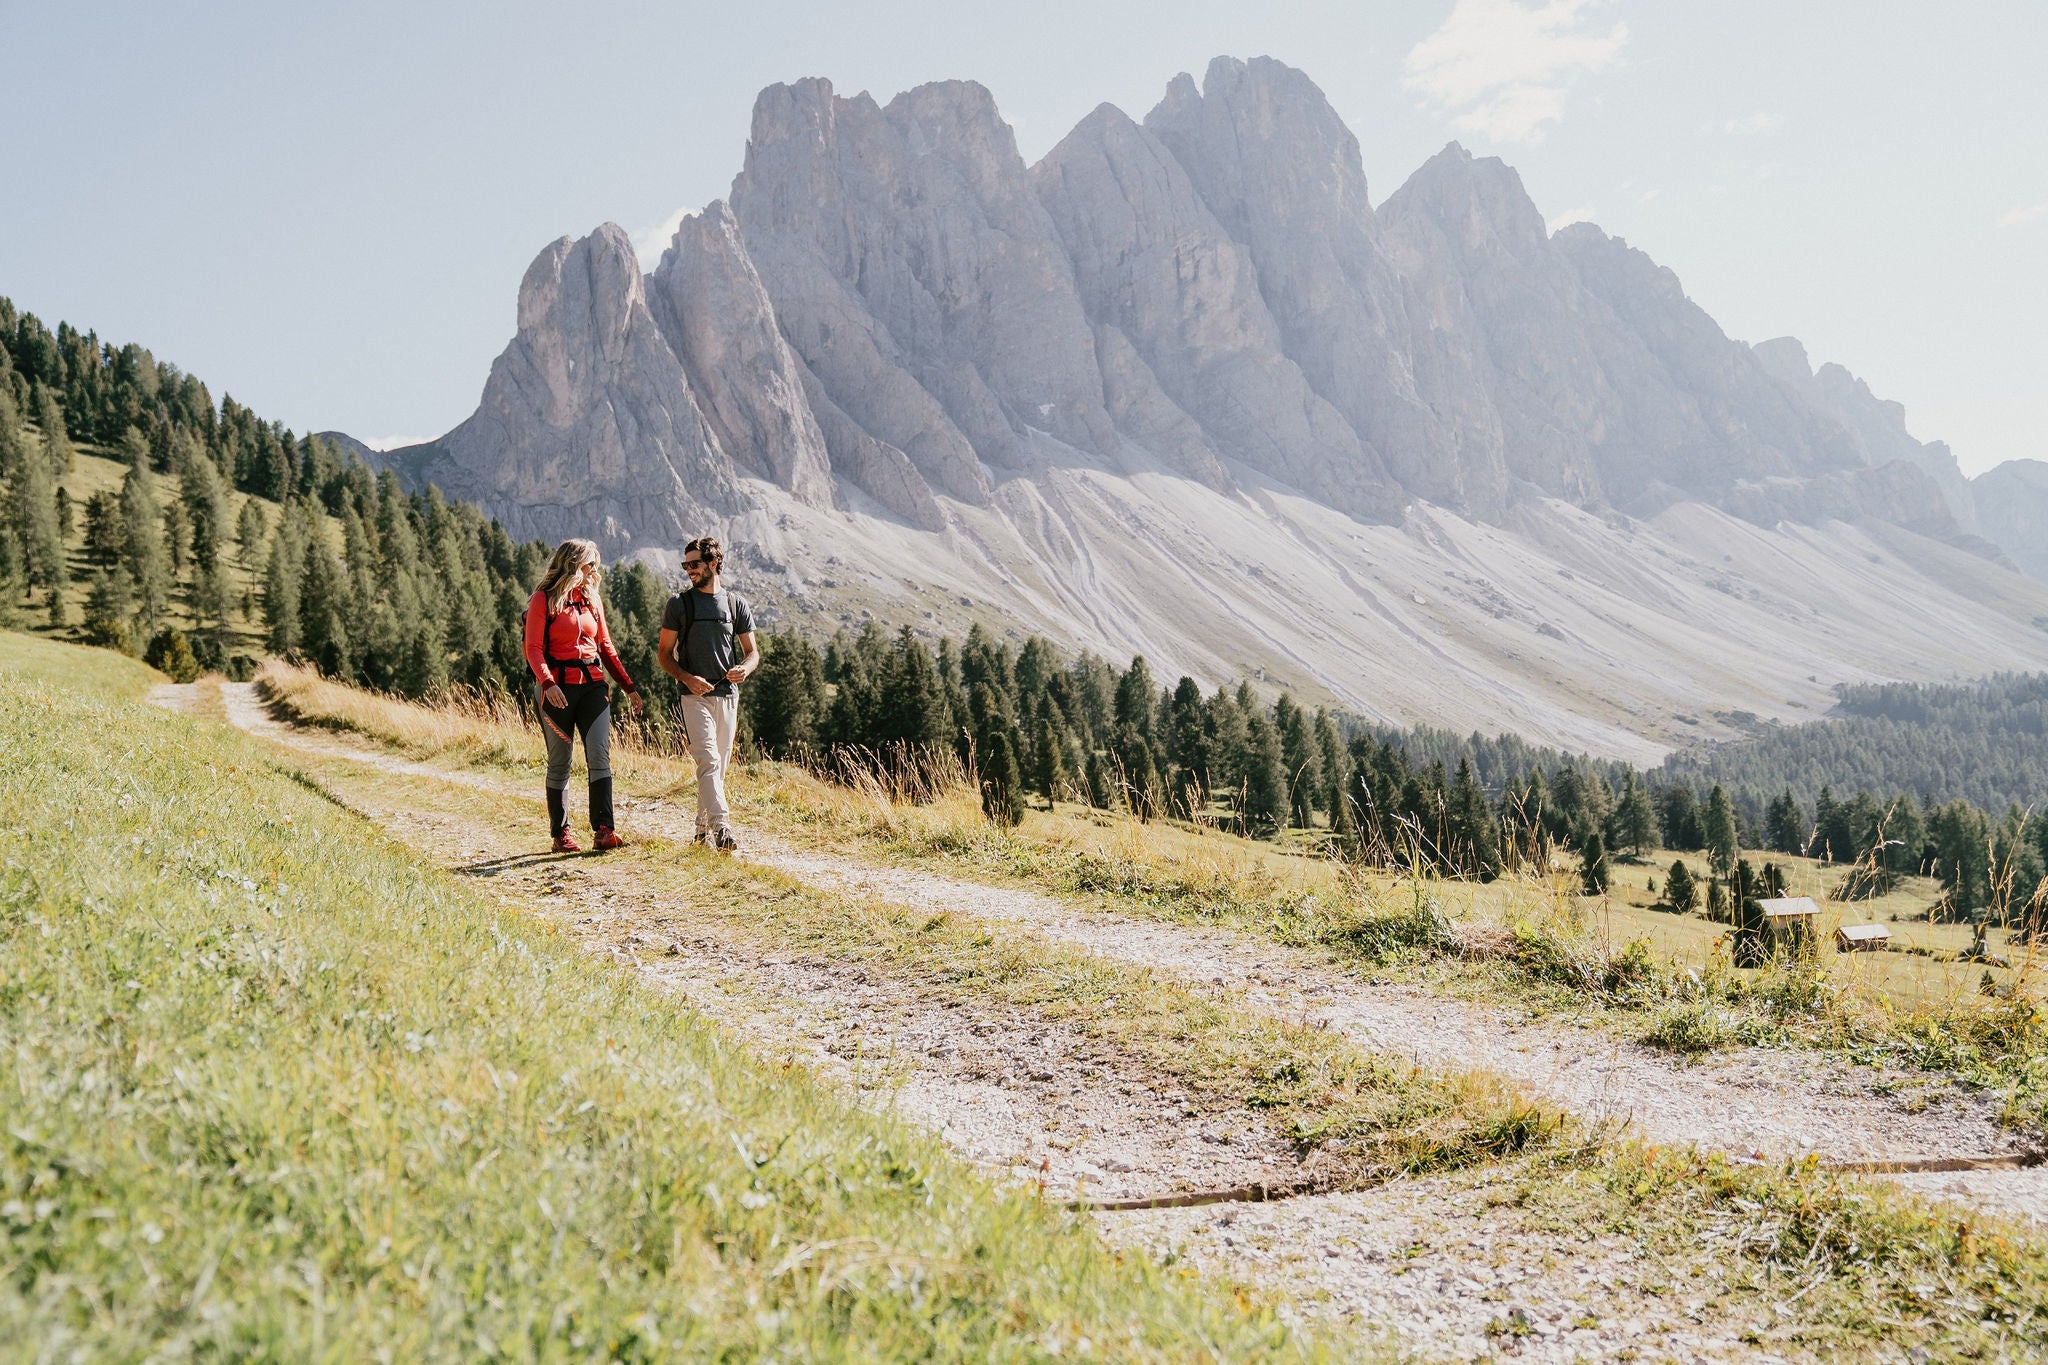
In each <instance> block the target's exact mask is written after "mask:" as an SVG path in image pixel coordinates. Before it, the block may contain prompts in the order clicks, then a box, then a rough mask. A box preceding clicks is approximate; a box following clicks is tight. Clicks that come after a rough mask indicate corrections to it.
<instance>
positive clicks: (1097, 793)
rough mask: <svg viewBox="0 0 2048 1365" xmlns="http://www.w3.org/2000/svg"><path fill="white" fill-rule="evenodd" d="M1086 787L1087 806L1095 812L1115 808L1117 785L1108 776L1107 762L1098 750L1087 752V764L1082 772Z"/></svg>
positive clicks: (1114, 780)
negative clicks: (1091, 807) (1095, 810)
mask: <svg viewBox="0 0 2048 1365" xmlns="http://www.w3.org/2000/svg"><path fill="white" fill-rule="evenodd" d="M1084 772H1085V777H1086V783H1087V787H1088V804H1089V805H1091V806H1093V807H1095V809H1097V810H1115V809H1116V808H1117V783H1116V779H1115V778H1113V777H1111V776H1110V773H1109V762H1108V760H1106V759H1104V758H1103V756H1102V751H1101V750H1099V749H1090V750H1089V751H1088V764H1087V767H1086V769H1085V770H1084Z"/></svg>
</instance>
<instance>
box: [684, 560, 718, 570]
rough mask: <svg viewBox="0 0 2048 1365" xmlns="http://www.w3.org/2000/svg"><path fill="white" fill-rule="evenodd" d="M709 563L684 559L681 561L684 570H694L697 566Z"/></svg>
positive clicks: (708, 561) (707, 561)
mask: <svg viewBox="0 0 2048 1365" xmlns="http://www.w3.org/2000/svg"><path fill="white" fill-rule="evenodd" d="M710 562H711V561H710V560H708V559H686V560H684V561H683V567H684V568H686V569H694V568H696V567H697V566H698V565H699V564H709V563H710Z"/></svg>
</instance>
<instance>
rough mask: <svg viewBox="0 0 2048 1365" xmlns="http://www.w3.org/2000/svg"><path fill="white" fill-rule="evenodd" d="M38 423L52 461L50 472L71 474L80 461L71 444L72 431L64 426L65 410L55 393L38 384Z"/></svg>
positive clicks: (44, 449) (45, 454)
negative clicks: (58, 403)
mask: <svg viewBox="0 0 2048 1365" xmlns="http://www.w3.org/2000/svg"><path fill="white" fill-rule="evenodd" d="M35 407H36V425H37V426H38V427H40V428H41V429H42V433H43V454H44V457H45V458H46V459H48V460H49V462H50V473H51V475H52V476H53V477H59V478H61V477H62V476H63V475H66V474H69V473H70V472H71V470H72V468H73V467H74V466H75V465H76V464H77V463H78V453H77V451H76V450H75V449H73V447H72V445H71V433H70V432H69V431H68V430H66V429H65V426H64V410H63V409H62V408H60V407H59V406H58V405H57V399H56V396H55V395H54V394H52V393H51V392H50V390H49V389H48V388H46V387H43V386H41V385H38V386H37V387H36V391H35Z"/></svg>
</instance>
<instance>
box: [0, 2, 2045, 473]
mask: <svg viewBox="0 0 2048 1365" xmlns="http://www.w3.org/2000/svg"><path fill="white" fill-rule="evenodd" d="M1219 54H1226V55H1231V56H1238V57H1252V56H1260V55H1265V56H1272V57H1277V58H1279V59H1280V60H1282V61H1285V62H1288V63H1291V64H1293V65H1295V66H1298V67H1300V68H1302V69H1303V70H1305V71H1307V72H1308V73H1309V75H1310V76H1311V77H1313V78H1314V79H1315V80H1316V82H1317V83H1318V84H1319V85H1321V87H1322V88H1323V90H1324V91H1325V92H1326V93H1327V94H1328V96H1329V97H1330V100H1331V103H1332V104H1333V105H1334V106H1335V107H1336V109H1337V111H1338V112H1339V113H1340V114H1341V115H1342V116H1343V117H1344V119H1345V121H1346V122H1347V123H1349V124H1350V126H1351V128H1352V131H1353V132H1354V133H1356V134H1357V136H1358V140H1359V144H1360V148H1361V151H1362V154H1363V157H1364V161H1365V169H1366V174H1367V179H1368V183H1369V185H1370V189H1371V195H1372V199H1373V202H1374V203H1375V204H1377V203H1380V202H1382V201H1383V200H1385V199H1386V197H1387V196H1388V195H1389V194H1391V193H1392V192H1393V191H1394V190H1395V189H1397V188H1398V187H1399V185H1400V184H1401V182H1402V180H1404V179H1405V178H1406V177H1407V176H1408V175H1409V174H1410V173H1411V172H1412V171H1414V170H1415V168H1416V167H1418V166H1420V165H1421V164H1422V162H1423V161H1425V160H1426V159H1428V158H1429V157H1430V156H1431V155H1433V154H1434V153H1436V152H1437V151H1439V150H1440V149H1441V148H1442V147H1443V146H1444V144H1445V143H1447V142H1450V141H1452V140H1456V141H1459V142H1461V143H1463V144H1464V145H1465V146H1466V147H1468V148H1470V149H1471V150H1472V151H1473V152H1474V153H1476V154H1480V155H1492V156H1499V157H1501V158H1502V159H1504V160H1505V161H1507V162H1508V163H1509V164H1510V165H1512V166H1514V167H1516V168H1517V169H1518V170H1519V171H1520V173H1521V176H1522V179H1523V182H1524V184H1525V185H1526V186H1527V188H1528V190H1529V193H1530V195H1531V196H1532V197H1533V198H1534V200H1535V202H1536V204H1537V206H1538V208H1539V209H1540V210H1541V211H1542V212H1543V213H1544V215H1545V216H1546V218H1547V219H1549V220H1550V222H1551V223H1552V225H1553V227H1557V226H1562V225H1563V224H1564V223H1566V222H1570V221H1574V220H1577V219H1582V218H1584V219H1590V220H1592V221H1594V222H1596V223H1598V224H1599V225H1600V226H1601V227H1602V228H1604V229H1606V230H1607V231H1608V232H1610V233H1613V234H1616V235H1618V236H1621V237H1624V238H1626V239H1627V240H1628V241H1629V242H1630V243H1631V244H1633V245H1635V246H1637V247H1639V248H1641V249H1642V250H1644V251H1646V252H1648V253H1649V254H1650V255H1651V256H1652V257H1654V258H1655V259H1656V260H1657V261H1659V262H1660V263H1662V264H1664V265H1666V266H1669V267H1671V268H1672V269H1673V270H1674V271H1676V272H1677V274H1678V276H1679V278H1680V280H1681V281H1682V282H1683V283H1684V285H1685V288H1686V292H1687V293H1688V294H1689V295H1690V296H1691V297H1692V298H1693V300H1694V301H1695V302H1697V303H1699V304H1700V305H1701V306H1702V307H1704V308H1705V309H1706V310H1707V311H1708V312H1709V313H1710V314H1712V315H1713V316H1714V318H1715V319H1716V320H1717V321H1718V322H1720V324H1721V326H1722V327H1723V329H1724V330H1726V331H1727V332H1728V334H1729V335H1731V336H1734V337H1737V338H1740V339H1742V340H1745V341H1759V340H1763V339H1765V338H1767V337H1774V336H1782V335H1786V334H1790V335H1794V336H1797V337H1799V338H1800V339H1801V340H1803V341H1804V342H1805V343H1806V347H1807V351H1808V354H1809V355H1810V356H1811V357H1812V359H1813V360H1814V363H1815V364H1819V363H1821V362H1823V361H1829V360H1832V361H1836V362H1839V363H1841V364H1843V365H1845V366H1847V367H1848V368H1849V369H1850V370H1851V371H1853V372H1854V373H1856V374H1857V375H1858V376H1860V377H1861V378H1863V379H1865V380H1866V381H1868V383H1869V384H1870V386H1871V388H1872V389H1873V390H1874V391H1875V392H1877V393H1878V394H1879V395H1880V396H1882V397H1885V398H1890V399H1894V400H1897V401H1899V402H1901V403H1903V404H1905V406H1906V411H1907V424H1908V426H1909V428H1910V429H1911V430H1912V432H1913V434H1914V435H1916V436H1918V437H1920V438H1921V439H1922V440H1946V441H1948V442H1949V443H1950V444H1951V446H1952V447H1953V448H1954V450H1955V452H1956V456H1957V458H1958V459H1959V460H1960V461H1961V463H1962V466H1963V468H1964V470H1965V472H1968V473H1973V474H1974V473H1978V472H1981V471H1983V470H1985V469H1988V468H1990V467H1991V466H1993V465H1995V464H1997V463H1999V462H2000V461H2003V460H2007V459H2015V458H2033V459H2048V321H2044V312H2048V93H2044V91H2048V82H2044V81H2043V80H2042V78H2041V69H2042V65H2043V59H2044V58H2048V3H2042V2H2041V0H1975V2H1974V3H1972V4H1969V5H1961V6H1955V5H1937V4H1934V3H1926V2H1922V0H1910V2H1909V0H1857V2H1856V3H1849V2H1847V0H1800V3H1797V4H1790V5H1788V4H1785V3H1783V0H1721V2H1720V3H1717V4H1714V5H1700V4H1693V3H1684V2H1683V0H1654V3H1653V2H1652V0H1385V2H1384V3H1372V2H1371V0H1349V2H1348V3H1328V4H1307V3H1304V4H1292V5H1287V4H1274V5H1264V6H1257V5H1247V4H1245V3H1243V0H1229V3H1216V2H1215V0H1176V3H1174V4H1172V5H1163V4H1158V3H1153V4H1131V3H1124V0H1085V2H1084V3H1073V2H1070V0H1042V2H1041V3H1037V4H1033V5H1002V6H994V5H990V6H977V5H961V4H958V3H953V4H932V3H911V2H910V0H874V2H871V3H859V4H852V3H843V2H842V3H837V4H822V3H793V2H792V0H750V3H748V4H745V5H734V4H731V3H723V4H695V3H669V4H660V3H651V2H645V0H643V2H634V0H591V3H581V4H574V5H571V4H559V3H553V4H549V3H539V2H538V0H489V2H485V0H478V2H477V3H466V4H463V3H436V0H405V2H404V3H386V0H356V2H355V3H351V4H347V5H340V4H316V3H302V4H291V5H279V4H275V3H270V2H269V0H249V2H248V3H208V2H207V0H194V2H193V3H184V4H178V5H165V4H161V3H146V4H145V3H119V2H118V0H115V2H109V3H96V4H91V5H81V4H69V5H65V4H49V3H46V2H44V0H0V70H4V71H5V72H6V73H7V75H6V85H7V97H6V100H5V105H6V108H7V110H8V120H7V122H8V132H7V134H5V138H6V142H7V148H8V154H7V155H6V157H5V158H4V159H0V294H4V295H7V296H9V297H11V298H13V300H14V301H15V303H16V304H17V306H19V307H22V308H25V309H28V310H30V311H33V312H35V313H37V314H38V315H40V316H41V317H42V318H43V319H44V320H45V321H46V322H49V323H51V324H52V325H54V324H55V323H56V322H57V321H58V320H59V319H63V320H68V321H70V322H72V323H74V324H76V325H78V326H81V327H85V328H91V329H94V330H96V331H98V333H99V334H100V336H101V337H102V338H104V339H107V340H111V341H115V342H126V341H136V342H140V343H142V344H143V345H145V346H148V347H149V348H150V349H151V350H152V351H154V352H155V354H156V355H157V357H158V358H159V359H162V360H167V361H170V362H172V363H174V364H177V365H179V366H181V367H182V368H184V369H185V370H187V371H189V372H191V373H194V374H197V375H198V376H199V377H200V378H202V379H204V380H205V381H207V383H208V384H209V385H210V386H211V387H212V389H213V392H214V395H215V397H216V398H218V397H219V396H220V395H221V394H222V393H228V394H232V395H233V396H234V397H235V398H236V399H237V400H238V401H240V402H242V403H245V404H247V405H249V406H251V407H253V408H254V409H255V410H256V411H257V412H259V413H261V414H263V415H264V416H266V417H269V418H274V419H276V420H279V421H282V422H284V423H285V424H287V425H288V426H291V427H292V428H294V429H295V430H300V431H307V430H327V429H339V430H342V431H347V432H349V433H350V434H352V435H355V436H357V437H360V438H362V439H364V440H368V441H371V442H372V443H373V444H378V445H391V444H397V443H403V442H404V441H408V440H417V439H424V438H427V437H431V436H435V435H439V434H440V433H442V432H444V431H446V430H447V429H448V428H450V427H452V426H454V425H455V424H456V423H457V422H459V421H461V420H462V419H463V418H464V417H466V416H468V415H469V413H470V412H471V411H472V410H473V409H474V407H475V405H476V401H477V398H478V395H479V393H480V392H481V390H482V387H483V382H484V378H485V376H486V375H487V374H488V372H489V369H490V364H491V361H492V359H493V358H494V357H495V356H496V355H497V354H498V353H499V352H500V351H501V350H502V349H503V348H504V346H505V344H506V342H507V341H508V340H510V338H511V335H512V331H513V322H514V309H515V304H516V300H517V292H518V285H519V279H520V277H521V276H522V275H523V274H524V273H525V270H526V267H527V265H528V263H529V262H531V260H532V259H533V257H534V256H535V255H536V254H538V253H539V252H540V250H541V249H542V248H543V247H545V246H546V245H547V244H548V243H549V242H551V241H552V240H554V239H555V238H557V237H560V236H563V235H565V234H567V235H582V234H584V233H587V232H589V231H590V230H591V229H592V228H594V227H596V226H597V225H598V224H600V223H603V222H606V221H612V222H617V223H619V224H620V225H622V226H623V227H625V228H626V229H627V230H628V231H629V232H631V233H632V234H633V235H634V238H635V241H636V242H638V243H640V244H641V245H642V246H643V249H644V250H645V251H646V253H647V254H646V257H645V259H646V260H647V262H648V264H650V265H651V264H652V262H653V259H654V257H655V256H656V255H658V254H659V249H660V246H661V245H663V244H664V238H665V228H668V227H672V225H673V223H674V221H675V219H676V218H677V216H679V215H680V213H682V212H683V211H686V210H688V211H694V210H696V209H698V208H701V207H702V206H703V205H704V204H706V203H708V202H709V201H711V200H713V199H717V198H721V197H723V196H724V195H725V194H726V192H727V191H728V189H729V188H730V185H731V181H732V177H733V175H734V174H735V173H736V172H737V171H738V170H739V168H740V164H741V159H742V157H743V155H744V151H745V145H746V135H747V127H748V123H749V117H750V112H751V109H752V105H753V100H754V96H755V95H756V94H757V93H758V92H759V91H760V89H761V88H763V87H764V86H767V85H770V84H773V83H776V82H778V81H791V80H796V79H798V78H801V77H805V76H824V77H827V78H828V79H830V80H831V81H832V82H833V84H834V86H835V87H836V88H837V89H838V90H839V91H840V92H841V93H852V92H854V91H858V90H868V91H870V92H872V93H873V94H874V95H875V96H876V97H877V98H878V99H880V100H883V101H886V100H887V99H888V98H889V97H890V96H891V95H893V94H894V93H896V92H897V91H900V90H903V89H907V88H909V87H911V86H914V85H917V84H920V83H922V82H925V81H930V80H939V79H952V78H967V79H973V80H977V81H979V82H981V83H982V84H983V85H985V86H987V87H988V88H989V89H990V90H991V91H992V92H994V95H995V98H996V102H997V104H998V106H999V107H1000V108H1001V109H1002V110H1003V112H1004V115H1005V116H1006V117H1007V118H1008V119H1009V120H1010V122H1011V124H1012V125H1013V126H1014V127H1015V129H1016V132H1017V140H1018V145H1019V148H1020V150H1021V151H1022V152H1023V155H1024V157H1025V158H1026V160H1036V159H1037V158H1038V157H1040V156H1042V155H1043V154H1044V153H1045V152H1046V151H1047V150H1049V149H1050V148H1051V147H1052V146H1053V145H1054V144H1055V143H1056V142H1057V141H1058V140H1059V139H1060V137H1062V136H1063V135H1064V134H1065V133H1066V132H1067V131H1068V130H1069V129H1070V128H1071V127H1072V126H1073V125H1074V124H1075V123H1077V122H1078V121H1079V120H1080V119H1081V118H1082V117H1083V116H1084V115H1086V114H1087V113H1088V112H1089V110H1091V109H1093V108H1094V107H1095V106H1096V105H1097V104H1099V103H1102V102H1104V101H1107V102H1110V103H1113V104H1116V105H1118V106H1119V107H1121V108H1123V109H1124V110H1126V111H1127V112H1129V113H1130V114H1132V115H1133V116H1134V117H1139V118H1142V117H1143V115H1144V113H1145V111H1147V110H1149V109H1150V108H1151V107H1152V105H1153V104H1154V103H1156V102H1157V100H1158V99H1159V97H1160V95H1161V94H1162V92H1163V91H1164V89H1165V87H1166V83H1167V81H1168V80H1170V79H1171V78H1172V77H1173V76H1174V75H1175V73H1177V72H1181V71H1188V72H1192V73H1193V74H1194V75H1195V76H1196V77H1197V79H1199V78H1200V76H1201V73H1202V71H1203V69H1204V68H1205V67H1206V66H1207V65H1208V62H1209V60H1210V58H1212V57H1215V56H1217V55H1219Z"/></svg>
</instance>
